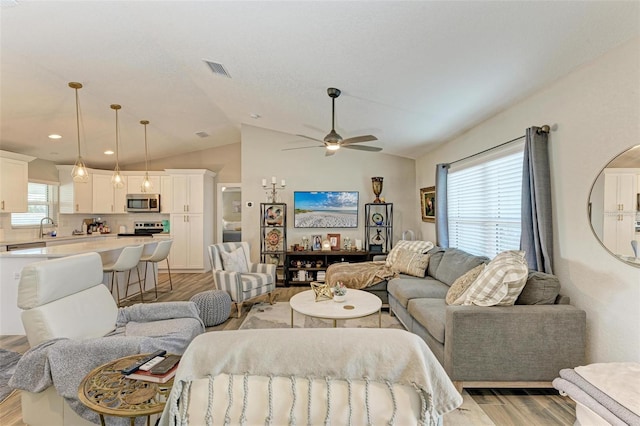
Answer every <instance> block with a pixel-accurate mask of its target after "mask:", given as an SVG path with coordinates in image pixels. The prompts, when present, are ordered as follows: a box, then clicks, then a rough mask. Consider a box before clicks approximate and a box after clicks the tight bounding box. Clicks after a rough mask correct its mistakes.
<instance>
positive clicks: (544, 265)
mask: <svg viewBox="0 0 640 426" xmlns="http://www.w3.org/2000/svg"><path fill="white" fill-rule="evenodd" d="M547 140H548V134H547V133H546V132H543V131H542V130H541V129H540V128H539V127H530V128H528V129H527V134H526V140H525V146H524V161H523V170H522V218H521V219H522V233H521V236H520V249H521V250H524V251H525V252H526V259H527V263H528V264H529V269H531V270H535V271H541V272H546V273H548V274H552V273H553V269H552V266H553V265H552V261H553V219H552V217H551V177H550V176H551V173H550V167H549V151H548V149H547Z"/></svg>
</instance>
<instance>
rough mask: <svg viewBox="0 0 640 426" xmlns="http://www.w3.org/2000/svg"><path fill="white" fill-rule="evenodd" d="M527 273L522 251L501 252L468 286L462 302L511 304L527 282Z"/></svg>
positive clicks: (495, 304)
mask: <svg viewBox="0 0 640 426" xmlns="http://www.w3.org/2000/svg"><path fill="white" fill-rule="evenodd" d="M528 274H529V268H528V266H527V262H526V261H525V260H524V252H523V251H517V250H509V251H505V252H502V253H500V254H498V255H497V256H496V257H495V258H493V260H491V262H489V264H488V265H487V266H486V267H485V268H484V270H483V271H482V273H481V274H480V275H479V276H478V278H476V280H475V281H474V282H473V284H472V285H471V287H469V289H468V290H467V292H466V298H465V300H464V303H463V304H464V305H478V306H510V305H513V304H514V303H515V302H516V299H517V298H518V296H519V295H520V293H521V292H522V289H523V288H524V285H525V284H526V283H527V276H528Z"/></svg>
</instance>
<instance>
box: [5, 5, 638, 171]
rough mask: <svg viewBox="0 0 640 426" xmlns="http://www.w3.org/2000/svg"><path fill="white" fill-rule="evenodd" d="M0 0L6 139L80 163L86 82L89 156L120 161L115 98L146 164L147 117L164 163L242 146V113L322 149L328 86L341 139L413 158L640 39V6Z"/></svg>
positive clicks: (134, 152)
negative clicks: (333, 91) (366, 138)
mask: <svg viewBox="0 0 640 426" xmlns="http://www.w3.org/2000/svg"><path fill="white" fill-rule="evenodd" d="M0 6H1V9H0V26H1V30H0V31H1V32H0V36H1V37H0V53H1V56H0V65H1V74H0V83H1V87H0V107H1V127H0V142H1V148H2V149H4V150H9V151H15V152H20V153H24V154H28V155H34V156H37V157H39V158H43V159H47V160H51V161H54V162H56V163H67V164H68V163H72V162H73V161H74V159H75V156H76V154H77V137H76V116H75V97H74V93H73V90H72V89H71V88H69V87H68V86H67V84H68V83H69V82H71V81H77V82H81V83H82V84H83V85H84V87H83V88H82V89H81V90H80V91H79V98H80V107H81V112H82V123H83V129H82V132H81V134H82V138H81V140H82V146H81V150H82V153H83V156H84V157H85V159H86V161H87V164H88V165H89V166H90V167H111V166H112V165H113V161H114V158H113V156H111V157H109V156H106V155H104V153H103V152H104V151H105V150H108V149H112V150H113V149H114V146H115V115H114V112H113V110H111V109H110V108H109V105H110V104H112V103H118V104H121V105H122V109H121V110H120V113H119V114H120V128H121V147H120V161H121V164H126V163H135V162H140V161H141V160H142V159H144V129H143V126H142V125H141V124H140V123H139V122H140V120H143V119H146V120H149V121H150V124H149V127H148V141H149V150H150V152H149V153H150V156H151V158H161V157H168V156H172V155H176V154H179V153H182V152H188V151H197V150H202V149H206V148H211V147H215V146H220V145H224V144H229V143H236V142H239V141H240V125H241V123H249V124H251V125H254V126H258V127H264V128H267V129H273V130H278V131H281V132H284V133H286V134H287V135H283V140H282V144H281V146H278V147H274V148H275V149H281V148H289V147H301V146H308V145H313V143H310V141H309V140H308V139H305V138H303V137H300V136H296V135H305V136H309V137H313V138H318V139H322V138H323V137H324V136H325V135H326V134H327V133H328V132H329V130H330V128H331V100H330V99H329V97H328V96H327V88H328V87H337V88H339V89H341V90H342V95H341V96H340V97H339V98H338V99H337V100H336V115H337V117H336V130H337V131H338V132H339V133H340V134H341V135H342V136H343V137H345V138H347V137H350V136H356V135H361V134H374V135H376V136H377V137H378V139H379V140H378V141H376V142H370V143H367V144H368V145H371V146H377V147H380V148H383V151H382V152H383V153H387V154H393V155H399V156H405V157H409V158H416V157H418V156H420V155H423V154H424V153H425V152H428V151H429V150H430V149H432V148H433V147H434V146H436V145H437V144H439V143H441V142H443V141H446V140H447V139H450V138H451V137H453V136H455V135H458V134H460V133H462V132H464V131H466V130H468V129H470V128H471V127H473V126H475V125H477V124H478V123H480V122H482V121H483V120H486V119H487V118H489V117H491V116H493V115H495V114H497V113H498V112H500V111H502V110H504V109H505V108H507V107H508V106H509V105H512V104H513V103H515V102H518V101H519V100H522V99H523V98H525V97H527V96H529V95H530V94H532V93H534V92H535V91H537V90H540V89H541V88H543V87H545V86H547V85H549V84H550V83H552V82H553V81H554V80H556V79H558V78H561V77H562V76H564V75H566V74H568V73H569V72H571V71H572V70H574V69H576V68H577V67H580V66H581V65H583V64H586V63H588V62H589V61H591V60H593V59H595V58H597V57H599V56H601V55H602V54H604V53H605V52H606V51H608V50H610V49H612V48H614V47H616V46H618V45H620V44H622V43H624V42H625V41H628V40H629V39H631V38H634V37H638V35H639V34H640V2H637V1H626V2H614V1H602V2H598V1H594V2H586V1H585V2H579V1H578V2H576V1H572V2H561V1H556V2H547V1H544V2H543V1H533V2H526V1H519V2H504V1H503V2H483V1H470V2H464V1H460V2H455V1H451V2H449V1H442V2H438V1H410V2H403V1H376V2H374V1H347V2H342V1H300V2H278V1H273V2H271V1H265V2H251V1H237V2H231V1H230V2H218V1H210V2H204V1H164V2H156V1H46V2H45V1H42V2H36V1H16V0H13V1H12V0H2V1H1V3H0ZM205 61H210V62H214V63H218V64H221V65H222V66H223V67H224V70H226V72H227V73H228V75H229V76H228V77H227V76H221V75H220V74H217V73H214V72H213V71H212V69H211V68H210V67H209V66H208V65H207V64H206V63H205ZM585 90H588V88H585ZM252 116H253V117H252ZM532 124H545V123H532ZM52 133H57V134H60V135H62V139H59V140H51V139H49V138H48V137H47V136H48V135H49V134H52ZM198 133H201V135H198ZM202 136H204V137H202ZM361 155H363V156H367V155H379V154H375V153H366V152H363V153H362V154H361Z"/></svg>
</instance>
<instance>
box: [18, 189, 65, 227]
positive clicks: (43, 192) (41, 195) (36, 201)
mask: <svg viewBox="0 0 640 426" xmlns="http://www.w3.org/2000/svg"><path fill="white" fill-rule="evenodd" d="M55 188H56V187H55V186H54V185H48V184H46V183H35V182H29V189H28V191H29V195H28V197H27V204H28V205H27V212H26V213H11V226H13V227H20V226H34V225H37V226H40V221H41V220H42V218H45V217H47V216H48V217H53V216H52V214H53V212H55V206H54V198H55V196H54V194H55Z"/></svg>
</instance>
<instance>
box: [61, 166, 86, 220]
mask: <svg viewBox="0 0 640 426" xmlns="http://www.w3.org/2000/svg"><path fill="white" fill-rule="evenodd" d="M56 167H57V168H58V176H59V179H60V213H70V214H72V213H92V212H93V179H89V181H88V182H74V181H73V179H72V178H71V171H72V170H73V166H56ZM89 173H90V174H93V173H94V171H93V170H89Z"/></svg>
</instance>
